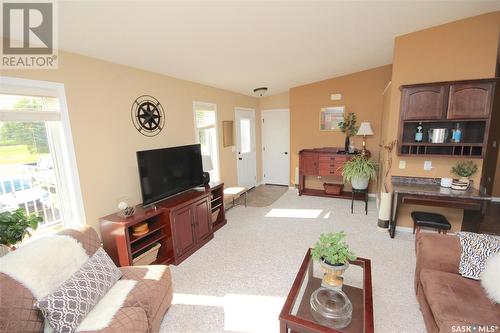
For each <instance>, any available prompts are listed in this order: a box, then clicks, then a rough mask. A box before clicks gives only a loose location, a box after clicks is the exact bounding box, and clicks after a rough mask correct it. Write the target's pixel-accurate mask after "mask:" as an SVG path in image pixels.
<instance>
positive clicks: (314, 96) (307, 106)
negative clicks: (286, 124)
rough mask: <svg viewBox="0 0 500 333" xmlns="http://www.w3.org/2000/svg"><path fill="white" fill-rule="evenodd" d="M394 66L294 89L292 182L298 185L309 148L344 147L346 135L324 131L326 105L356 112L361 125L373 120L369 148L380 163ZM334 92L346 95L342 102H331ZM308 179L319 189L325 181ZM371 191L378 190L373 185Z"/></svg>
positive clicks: (358, 139)
mask: <svg viewBox="0 0 500 333" xmlns="http://www.w3.org/2000/svg"><path fill="white" fill-rule="evenodd" d="M391 68H392V66H391V65H387V66H382V67H377V68H373V69H369V70H366V71H362V72H358V73H354V74H349V75H345V76H340V77H336V78H333V79H329V80H325V81H320V82H315V83H311V84H307V85H304V86H299V87H295V88H292V89H290V128H291V130H290V133H291V138H290V146H291V153H292V156H291V170H290V175H291V179H290V182H291V183H292V184H294V182H295V180H294V175H295V168H296V167H298V153H299V151H300V150H301V149H305V148H320V147H344V140H345V135H344V133H342V132H340V131H320V129H319V122H320V121H319V119H320V118H319V117H320V109H321V108H322V107H326V106H339V105H343V106H345V110H346V112H355V113H356V115H357V118H358V124H360V123H361V122H362V121H369V122H370V123H371V125H372V128H373V132H374V133H375V135H374V136H370V137H367V140H366V145H367V149H368V150H370V152H371V153H372V157H373V158H374V159H375V160H376V161H378V157H379V146H378V144H379V142H380V136H381V134H382V133H381V120H382V102H383V96H382V93H383V91H384V89H385V87H386V86H387V84H388V83H389V81H390V80H391ZM333 93H340V94H342V99H341V100H339V101H332V100H330V95H331V94H333ZM354 141H355V146H356V148H361V146H362V138H361V137H355V138H354ZM328 180H329V179H328V178H326V177H324V178H323V179H320V180H315V179H307V181H308V182H309V185H308V186H310V187H319V186H321V185H322V183H323V182H324V181H328ZM370 186H371V191H372V192H373V191H375V189H376V187H374V186H375V184H374V182H371V184H370Z"/></svg>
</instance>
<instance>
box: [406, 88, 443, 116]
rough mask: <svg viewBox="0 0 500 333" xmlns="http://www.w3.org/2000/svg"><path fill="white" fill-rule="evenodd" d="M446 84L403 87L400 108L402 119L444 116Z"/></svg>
mask: <svg viewBox="0 0 500 333" xmlns="http://www.w3.org/2000/svg"><path fill="white" fill-rule="evenodd" d="M447 92H448V87H447V86H420V87H407V88H403V96H402V103H401V109H402V114H403V119H404V120H432V119H441V118H443V116H444V113H445V108H446V104H445V103H446V100H447Z"/></svg>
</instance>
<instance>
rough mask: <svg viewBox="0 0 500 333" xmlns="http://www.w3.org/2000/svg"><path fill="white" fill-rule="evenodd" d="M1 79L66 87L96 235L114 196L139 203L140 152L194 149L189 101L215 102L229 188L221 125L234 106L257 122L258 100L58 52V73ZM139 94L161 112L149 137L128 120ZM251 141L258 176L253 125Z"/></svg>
mask: <svg viewBox="0 0 500 333" xmlns="http://www.w3.org/2000/svg"><path fill="white" fill-rule="evenodd" d="M2 75H5V76H10V77H21V78H28V79H34V80H45V81H52V82H60V83H64V85H65V90H66V97H67V103H68V109H69V117H70V121H71V130H72V134H73V140H74V146H75V152H76V160H77V165H78V171H79V175H80V184H81V189H82V194H83V203H84V207H85V214H86V217H87V223H88V224H90V225H92V226H94V227H96V228H97V229H99V227H98V226H99V225H98V218H99V217H100V216H104V215H106V214H109V213H112V212H114V211H116V210H117V200H118V198H120V197H122V196H128V197H130V198H131V200H132V201H133V203H139V202H141V194H140V187H139V176H138V171H137V162H136V156H135V152H136V151H137V150H144V149H153V148H162V147H170V146H175V145H184V144H192V143H194V141H195V138H194V136H195V132H194V114H193V104H192V103H193V101H202V102H210V103H215V104H217V117H218V124H217V125H218V130H219V131H218V134H219V158H220V171H221V178H222V180H223V181H224V182H225V184H226V186H234V185H236V181H237V170H236V155H235V153H234V152H232V151H231V147H226V148H223V147H222V130H221V129H222V121H223V120H233V119H234V108H235V107H238V106H239V107H246V108H253V109H255V111H256V119H260V111H259V102H258V99H257V98H253V97H249V96H245V95H241V94H237V93H233V92H230V91H226V90H222V89H216V88H212V87H209V86H205V85H201V84H197V83H193V82H189V81H184V80H179V79H175V78H172V77H168V76H165V75H160V74H155V73H151V72H147V71H143V70H139V69H134V68H131V67H127V66H122V65H117V64H114V63H110V62H106V61H102V60H98V59H94V58H89V57H84V56H80V55H76V54H71V53H67V52H59V69H57V70H32V71H25V70H23V71H19V70H7V71H2ZM143 94H150V95H152V96H154V97H155V98H157V99H158V100H159V101H160V103H161V104H162V106H163V108H164V111H165V128H164V129H163V131H162V132H161V133H160V134H159V135H157V136H155V137H151V138H150V137H145V136H143V135H141V134H139V133H138V132H137V130H136V129H135V128H134V126H133V124H132V122H131V115H130V109H131V106H132V103H133V101H134V100H135V99H136V98H137V97H138V96H140V95H143ZM256 142H257V175H258V178H259V177H260V175H261V174H262V170H261V165H262V163H261V153H260V152H261V149H260V123H259V122H258V121H257V122H256ZM259 180H260V179H259Z"/></svg>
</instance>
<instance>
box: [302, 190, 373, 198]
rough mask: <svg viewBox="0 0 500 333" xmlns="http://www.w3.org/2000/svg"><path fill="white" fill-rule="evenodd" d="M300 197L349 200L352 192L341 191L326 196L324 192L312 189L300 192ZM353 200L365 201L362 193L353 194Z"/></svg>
mask: <svg viewBox="0 0 500 333" xmlns="http://www.w3.org/2000/svg"><path fill="white" fill-rule="evenodd" d="M302 195H313V196H317V197H327V198H340V199H351V198H352V192H348V191H342V192H340V194H327V193H325V190H318V189H313V188H305V189H304V190H303V191H302ZM354 200H361V201H364V200H365V195H364V194H363V193H355V194H354Z"/></svg>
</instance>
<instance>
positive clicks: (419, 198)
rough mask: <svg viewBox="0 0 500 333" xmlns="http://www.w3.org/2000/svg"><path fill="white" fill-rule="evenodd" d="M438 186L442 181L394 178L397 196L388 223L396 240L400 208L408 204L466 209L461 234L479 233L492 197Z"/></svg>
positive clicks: (393, 183) (471, 191)
mask: <svg viewBox="0 0 500 333" xmlns="http://www.w3.org/2000/svg"><path fill="white" fill-rule="evenodd" d="M439 182H440V180H439V178H420V177H400V176H393V177H392V188H393V192H394V196H393V198H392V204H391V219H390V221H389V234H390V236H391V238H394V235H395V233H396V225H397V222H398V213H399V207H400V206H401V205H402V204H405V203H406V204H413V205H424V206H437V207H448V208H457V209H463V210H464V217H463V220H462V231H472V232H477V231H478V230H479V225H480V223H481V221H482V219H483V216H484V214H485V212H486V204H487V202H488V200H489V199H490V197H489V196H485V195H483V194H481V193H480V192H479V191H478V190H477V189H475V188H470V189H468V190H467V191H457V190H452V189H450V188H443V187H441V186H440V185H439Z"/></svg>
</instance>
